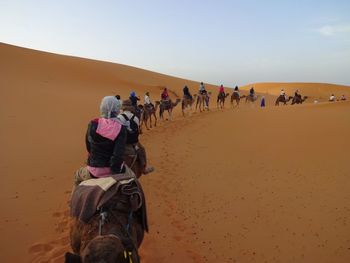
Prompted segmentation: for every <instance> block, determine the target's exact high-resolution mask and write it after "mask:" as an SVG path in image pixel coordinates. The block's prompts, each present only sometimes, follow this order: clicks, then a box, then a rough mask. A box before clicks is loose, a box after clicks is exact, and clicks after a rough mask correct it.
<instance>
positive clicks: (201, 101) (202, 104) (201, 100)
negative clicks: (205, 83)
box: [196, 93, 208, 112]
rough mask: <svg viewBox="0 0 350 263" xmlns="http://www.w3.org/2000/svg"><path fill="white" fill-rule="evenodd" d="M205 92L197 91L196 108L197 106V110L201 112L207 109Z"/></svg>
mask: <svg viewBox="0 0 350 263" xmlns="http://www.w3.org/2000/svg"><path fill="white" fill-rule="evenodd" d="M207 96H208V95H207V94H201V93H199V94H198V95H197V102H196V110H197V108H198V107H199V111H200V112H202V111H204V109H207V103H206V101H207Z"/></svg>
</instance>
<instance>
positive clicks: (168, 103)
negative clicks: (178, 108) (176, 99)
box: [161, 100, 171, 108]
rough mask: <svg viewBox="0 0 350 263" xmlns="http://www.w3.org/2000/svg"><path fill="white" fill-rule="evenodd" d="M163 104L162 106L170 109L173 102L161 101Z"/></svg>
mask: <svg viewBox="0 0 350 263" xmlns="http://www.w3.org/2000/svg"><path fill="white" fill-rule="evenodd" d="M161 104H162V105H163V106H164V107H165V108H170V106H171V100H161Z"/></svg>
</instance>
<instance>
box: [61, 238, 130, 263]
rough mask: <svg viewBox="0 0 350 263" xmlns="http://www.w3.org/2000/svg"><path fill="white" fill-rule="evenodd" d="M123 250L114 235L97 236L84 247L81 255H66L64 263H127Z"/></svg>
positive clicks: (127, 259)
mask: <svg viewBox="0 0 350 263" xmlns="http://www.w3.org/2000/svg"><path fill="white" fill-rule="evenodd" d="M124 251H125V248H124V246H123V244H122V242H121V241H120V239H119V238H118V237H117V236H115V235H106V236H97V237H95V238H94V239H93V240H91V242H89V244H88V245H87V246H86V247H85V249H84V250H83V252H82V253H81V255H80V256H79V255H75V254H72V253H66V255H65V263H114V262H121V263H122V262H125V263H128V262H130V261H129V257H128V256H127V258H125V254H124Z"/></svg>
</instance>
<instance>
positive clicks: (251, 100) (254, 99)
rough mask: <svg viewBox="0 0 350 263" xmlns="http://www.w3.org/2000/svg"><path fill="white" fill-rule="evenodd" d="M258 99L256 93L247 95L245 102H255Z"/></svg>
mask: <svg viewBox="0 0 350 263" xmlns="http://www.w3.org/2000/svg"><path fill="white" fill-rule="evenodd" d="M257 99H258V96H256V95H254V96H251V95H248V96H246V97H245V103H247V102H252V103H254V102H255V101H256V100H257Z"/></svg>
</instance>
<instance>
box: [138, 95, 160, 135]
mask: <svg viewBox="0 0 350 263" xmlns="http://www.w3.org/2000/svg"><path fill="white" fill-rule="evenodd" d="M155 104H156V105H155V106H154V107H152V106H151V105H146V104H145V105H143V106H139V107H141V108H142V114H141V124H140V126H142V124H145V126H146V129H147V130H148V126H147V122H148V120H149V126H150V128H152V116H153V117H154V127H155V126H157V116H156V112H157V109H158V106H159V101H156V103H155Z"/></svg>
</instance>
